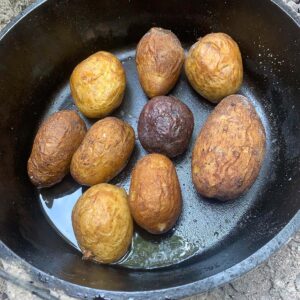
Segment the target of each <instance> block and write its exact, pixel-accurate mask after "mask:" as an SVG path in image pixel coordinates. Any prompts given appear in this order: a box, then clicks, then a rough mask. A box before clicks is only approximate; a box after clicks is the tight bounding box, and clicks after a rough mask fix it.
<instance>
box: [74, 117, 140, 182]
mask: <svg viewBox="0 0 300 300" xmlns="http://www.w3.org/2000/svg"><path fill="white" fill-rule="evenodd" d="M134 143H135V135H134V130H133V128H132V127H131V126H130V125H129V124H127V123H126V122H124V121H122V120H120V119H118V118H114V117H106V118H104V119H102V120H100V121H98V122H96V123H95V124H94V125H93V126H92V127H91V128H90V129H89V131H88V133H87V135H86V136H85V138H84V140H83V142H82V143H81V145H80V147H79V148H78V149H77V151H76V152H75V153H74V155H73V158H72V162H71V174H72V176H73V178H74V179H75V180H76V181H77V182H78V183H80V184H84V185H94V184H98V183H103V182H108V181H109V180H111V179H112V178H113V177H115V176H116V175H117V174H119V173H120V172H121V171H122V170H123V168H124V167H125V166H126V164H127V162H128V160H129V157H130V155H131V153H132V151H133V148H134Z"/></svg>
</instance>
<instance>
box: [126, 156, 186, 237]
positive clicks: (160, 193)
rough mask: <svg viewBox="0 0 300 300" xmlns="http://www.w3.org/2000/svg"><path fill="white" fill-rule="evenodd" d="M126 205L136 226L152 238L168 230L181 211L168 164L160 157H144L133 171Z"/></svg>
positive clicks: (172, 169) (176, 184)
mask: <svg viewBox="0 0 300 300" xmlns="http://www.w3.org/2000/svg"><path fill="white" fill-rule="evenodd" d="M129 205H130V210H131V213H132V216H133V218H134V220H135V221H136V223H137V224H139V225H140V226H141V227H142V228H144V229H145V230H147V231H149V232H150V233H153V234H160V233H164V232H167V231H168V230H170V229H171V228H172V227H173V226H174V224H175V223H176V221H177V219H178V217H179V215H180V213H181V207H182V200H181V190H180V185H179V181H178V177H177V173H176V169H175V167H174V165H173V163H172V161H171V160H170V159H169V158H167V157H166V156H164V155H161V154H156V153H154V154H148V155H146V156H144V157H143V158H142V159H141V160H139V161H138V162H137V164H136V166H135V167H134V170H133V172H132V177H131V185H130V192H129Z"/></svg>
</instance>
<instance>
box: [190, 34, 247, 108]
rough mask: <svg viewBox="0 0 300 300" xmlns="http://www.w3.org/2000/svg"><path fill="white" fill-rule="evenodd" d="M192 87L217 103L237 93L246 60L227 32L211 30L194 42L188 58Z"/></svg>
mask: <svg viewBox="0 0 300 300" xmlns="http://www.w3.org/2000/svg"><path fill="white" fill-rule="evenodd" d="M185 73H186V75H187V78H188V80H189V82H190V83H191V85H192V87H193V88H194V89H195V90H196V91H197V92H198V93H199V94H200V95H202V96H203V97H204V98H206V99H207V100H209V101H211V102H213V103H218V102H219V101H220V100H221V99H223V98H224V97H226V96H228V95H230V94H234V93H236V92H237V91H238V90H239V88H240V86H241V84H242V81H243V63H242V57H241V53H240V50H239V47H238V45H237V43H236V42H235V41H234V40H233V39H232V38H231V37H230V36H229V35H227V34H225V33H210V34H208V35H206V36H204V37H203V38H200V39H199V41H198V42H197V43H195V44H194V45H193V46H192V47H191V49H190V51H189V53H188V55H187V58H186V60H185Z"/></svg>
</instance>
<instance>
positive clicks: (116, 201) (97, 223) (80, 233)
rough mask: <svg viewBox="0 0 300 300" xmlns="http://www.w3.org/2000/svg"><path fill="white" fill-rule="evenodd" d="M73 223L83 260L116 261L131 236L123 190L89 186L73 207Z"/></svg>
mask: <svg viewBox="0 0 300 300" xmlns="http://www.w3.org/2000/svg"><path fill="white" fill-rule="evenodd" d="M72 224H73V229H74V233H75V236H76V239H77V241H78V244H79V247H80V249H81V250H82V253H83V259H86V260H93V261H95V262H99V263H104V264H107V263H112V262H115V261H117V260H119V259H120V258H121V257H122V256H124V255H125V253H126V252H127V250H128V248H129V246H130V244H131V240H132V235H133V221H132V218H131V214H130V210H129V206H128V199H127V194H126V192H125V190H124V189H122V188H119V187H116V186H113V185H111V184H106V183H102V184H98V185H94V186H93V187H91V188H89V189H88V190H87V191H86V192H85V193H84V194H83V195H82V196H81V197H80V198H79V200H78V201H77V203H76V205H75V206H74V208H73V212H72Z"/></svg>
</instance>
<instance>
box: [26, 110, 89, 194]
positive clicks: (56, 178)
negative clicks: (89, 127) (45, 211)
mask: <svg viewBox="0 0 300 300" xmlns="http://www.w3.org/2000/svg"><path fill="white" fill-rule="evenodd" d="M85 134H86V126H85V123H84V122H83V120H82V119H81V118H80V117H79V115H78V114H77V113H76V112H75V111H67V110H64V111H59V112H57V113H54V114H53V115H51V116H50V117H49V118H48V119H47V120H46V121H45V122H43V123H42V125H41V126H40V128H39V130H38V132H37V135H36V136H35V139H34V142H33V146H32V151H31V154H30V157H29V160H28V163H27V171H28V176H29V178H30V180H31V182H32V183H33V184H34V185H36V186H37V187H40V188H42V187H50V186H52V185H54V184H56V183H58V182H60V181H61V180H62V179H63V178H64V177H65V175H66V174H67V173H68V172H69V169H70V163H71V159H72V156H73V154H74V152H75V151H76V150H77V148H78V147H79V145H80V143H81V142H82V140H83V138H84V136H85Z"/></svg>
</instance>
